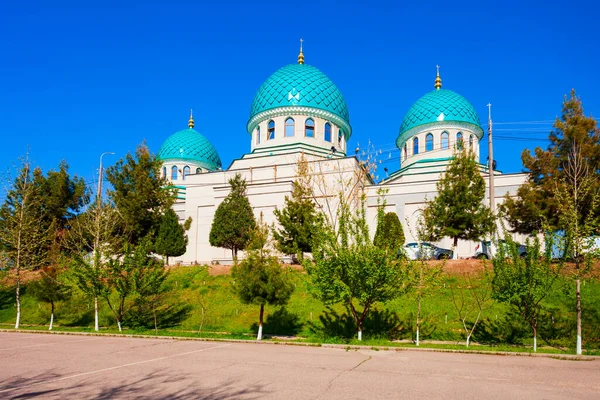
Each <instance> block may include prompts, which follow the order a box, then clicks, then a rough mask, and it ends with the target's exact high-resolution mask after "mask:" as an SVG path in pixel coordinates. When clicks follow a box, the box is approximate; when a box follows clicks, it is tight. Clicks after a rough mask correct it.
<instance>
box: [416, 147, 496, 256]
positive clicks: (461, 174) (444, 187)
mask: <svg viewBox="0 0 600 400" xmlns="http://www.w3.org/2000/svg"><path fill="white" fill-rule="evenodd" d="M437 191H438V195H437V196H436V197H435V199H433V200H432V201H428V202H427V205H426V206H425V209H424V211H423V218H424V223H425V231H426V236H427V239H429V240H434V241H435V240H439V239H441V238H443V237H445V236H448V237H451V238H452V239H454V247H456V245H457V244H458V239H463V240H479V239H480V238H481V237H482V236H484V235H485V234H487V233H491V232H493V231H494V229H495V224H494V216H493V215H492V212H491V211H490V209H489V208H488V207H487V206H486V205H485V204H484V202H483V201H484V198H485V181H484V179H483V177H482V176H481V173H480V171H479V167H478V165H477V162H476V161H475V156H474V154H473V153H472V152H466V151H459V152H457V154H456V156H455V157H454V158H453V159H452V161H451V162H450V164H449V165H448V169H447V170H446V173H445V174H444V176H443V177H442V178H441V179H440V180H439V181H438V183H437Z"/></svg>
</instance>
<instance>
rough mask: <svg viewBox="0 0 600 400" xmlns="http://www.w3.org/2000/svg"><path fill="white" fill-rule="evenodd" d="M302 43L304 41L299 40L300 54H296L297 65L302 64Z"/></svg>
mask: <svg viewBox="0 0 600 400" xmlns="http://www.w3.org/2000/svg"><path fill="white" fill-rule="evenodd" d="M302 42H304V39H300V54H298V64H304V53H302Z"/></svg>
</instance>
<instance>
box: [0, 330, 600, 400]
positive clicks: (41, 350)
mask: <svg viewBox="0 0 600 400" xmlns="http://www.w3.org/2000/svg"><path fill="white" fill-rule="evenodd" d="M0 360H1V361H0V399H7V398H8V399H22V398H30V397H41V398H50V399H54V398H56V399H59V398H60V399H66V398H69V399H80V398H85V399H91V398H93V399H114V398H177V399H263V398H264V399H286V400H287V399H452V398H455V399H567V398H568V399H599V398H600V360H593V361H566V360H556V359H549V358H541V357H512V356H492V355H476V354H451V353H433V352H418V351H399V352H396V351H372V350H360V351H354V350H351V351H345V350H343V349H330V348H319V347H297V346H283V345H271V344H261V345H259V344H252V343H224V342H198V341H177V340H162V339H130V338H108V337H86V336H62V335H41V334H30V333H0Z"/></svg>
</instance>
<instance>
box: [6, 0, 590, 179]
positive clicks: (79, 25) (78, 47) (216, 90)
mask: <svg viewBox="0 0 600 400" xmlns="http://www.w3.org/2000/svg"><path fill="white" fill-rule="evenodd" d="M599 8H600V7H599V6H598V4H597V2H596V1H593V0H587V1H577V0H572V1H568V2H566V1H560V2H558V1H556V0H549V1H544V2H541V1H539V2H530V1H526V0H525V1H493V2H488V1H477V2H465V1H461V2H448V1H444V2H436V1H420V2H418V1H414V2H412V1H411V2H405V1H397V0H396V1H389V2H380V1H369V2H365V1H353V2H342V1H336V2H326V1H316V2H312V1H293V2H286V1H277V2H266V1H239V2H237V1H232V2H230V1H220V2H204V1H187V2H181V1H178V0H171V1H145V2H140V3H137V4H136V2H133V1H118V2H111V1H76V2H64V1H60V0H57V1H52V2H50V1H47V2H38V1H35V0H34V1H17V0H12V1H10V0H9V1H4V2H3V4H2V5H1V6H0V38H2V39H1V40H0V138H1V144H2V152H1V153H0V154H1V156H0V157H1V158H0V172H4V171H6V170H7V169H8V168H9V167H10V166H11V163H12V162H14V161H16V160H17V159H18V157H19V156H21V155H23V154H24V153H25V152H26V150H27V146H30V149H31V150H30V157H31V158H32V159H33V160H34V161H35V162H36V163H37V165H40V166H41V167H42V168H44V170H47V169H49V168H55V167H56V166H57V165H58V163H59V162H60V161H61V160H63V159H66V160H67V161H68V163H69V164H70V165H71V171H72V172H73V173H76V174H77V175H79V176H83V177H84V178H85V179H86V180H88V181H90V183H93V182H95V179H96V177H95V176H96V173H97V168H98V161H99V160H98V159H99V156H100V154H101V153H102V152H105V151H113V152H115V153H116V155H114V156H105V158H104V160H105V165H110V164H111V163H114V162H115V161H116V160H117V159H118V158H120V157H122V156H124V155H125V154H126V153H127V152H128V151H133V150H134V149H135V147H136V146H137V145H138V144H139V143H141V142H142V141H143V140H146V142H147V144H148V146H149V147H150V149H151V150H152V151H153V152H155V153H157V152H158V150H159V149H160V146H161V144H162V142H163V141H164V140H165V139H166V138H167V137H168V136H169V135H171V134H172V133H174V132H176V131H178V130H180V129H184V128H186V127H187V120H188V115H189V110H190V108H192V109H194V117H195V121H196V128H195V129H196V130H198V131H199V132H200V133H202V134H203V135H205V136H206V137H207V138H208V139H209V140H210V141H211V142H212V143H213V144H214V146H215V147H216V149H217V151H218V152H219V154H220V156H221V160H222V162H223V166H224V167H227V166H229V164H230V163H231V161H232V160H233V159H235V158H238V157H241V156H242V155H243V154H244V153H246V152H248V151H249V149H250V136H249V135H248V133H247V132H246V130H245V126H246V122H247V120H248V117H249V112H250V106H251V103H252V99H253V98H254V95H255V93H256V91H257V90H258V88H259V86H260V85H261V84H262V82H263V81H264V80H266V79H267V78H268V77H269V75H271V74H272V73H273V72H275V71H276V70H277V69H278V68H280V67H282V66H284V65H286V64H289V63H295V62H296V57H297V54H298V44H299V43H298V41H299V39H300V38H301V37H302V38H304V54H305V57H306V63H307V64H311V65H314V66H316V67H317V68H319V69H320V70H321V71H323V72H324V73H325V74H327V75H328V76H329V78H330V79H331V80H332V81H333V82H334V83H335V84H336V85H337V86H338V88H339V89H340V90H341V92H342V93H343V95H344V97H345V98H346V102H347V104H348V107H349V110H350V122H351V124H352V127H353V136H352V139H351V142H350V144H349V146H348V148H349V149H354V148H355V147H357V146H360V147H361V148H363V149H364V148H366V147H367V143H368V142H369V141H370V142H371V144H372V145H373V146H374V147H375V148H376V149H380V150H382V154H381V156H380V158H381V159H382V160H384V166H386V167H388V169H389V170H390V172H391V171H394V170H396V169H398V166H399V161H398V150H397V149H396V148H395V145H394V143H395V140H396V137H397V135H398V130H399V127H400V124H401V123H402V119H403V117H404V115H405V113H406V112H407V110H408V109H409V107H410V106H411V104H412V103H413V102H414V101H416V100H417V99H418V98H419V97H421V96H422V95H424V94H425V93H426V92H428V91H430V90H432V89H433V83H434V78H435V66H436V64H439V65H440V66H441V76H442V80H443V85H444V86H443V87H444V88H446V89H451V90H454V91H456V92H458V93H460V94H461V95H463V96H464V97H466V98H467V99H468V100H469V101H470V102H471V103H472V104H473V106H474V107H475V109H476V110H477V112H478V113H479V117H480V119H481V121H482V124H483V125H484V127H483V128H484V130H485V129H486V126H485V125H486V123H487V121H486V120H487V108H486V104H487V103H492V105H493V107H492V112H493V120H494V136H495V137H496V138H497V140H496V141H495V146H494V149H495V150H494V152H495V158H496V160H497V161H498V168H499V169H500V170H502V171H504V172H519V171H521V169H522V166H521V161H520V154H521V152H522V150H523V149H524V148H526V147H527V148H534V147H535V146H542V147H546V146H547V141H546V139H547V136H548V132H549V130H550V129H551V125H552V120H553V119H554V118H555V117H556V116H557V115H559V114H560V112H561V104H562V100H563V96H564V95H565V94H566V93H568V92H569V91H570V89H571V88H575V89H576V90H577V92H578V94H579V95H580V96H581V98H582V100H583V104H584V107H585V112H586V114H590V113H591V114H593V115H598V114H600V97H599V96H598V93H600V78H599V74H598V65H599V60H598V58H599V57H600V52H599V47H600V30H599V29H598V20H597V15H598V12H599V11H600V10H599ZM517 122H520V123H517ZM484 140H486V141H487V137H485V138H484ZM486 143H487V142H486ZM482 148H483V150H482V153H481V158H482V160H485V159H486V157H487V144H486V145H484V146H482ZM350 153H352V152H350Z"/></svg>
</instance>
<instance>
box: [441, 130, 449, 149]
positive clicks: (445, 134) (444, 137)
mask: <svg viewBox="0 0 600 400" xmlns="http://www.w3.org/2000/svg"><path fill="white" fill-rule="evenodd" d="M449 137H450V135H448V132H442V149H444V150H445V149H447V148H448V146H449V145H448V139H449Z"/></svg>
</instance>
